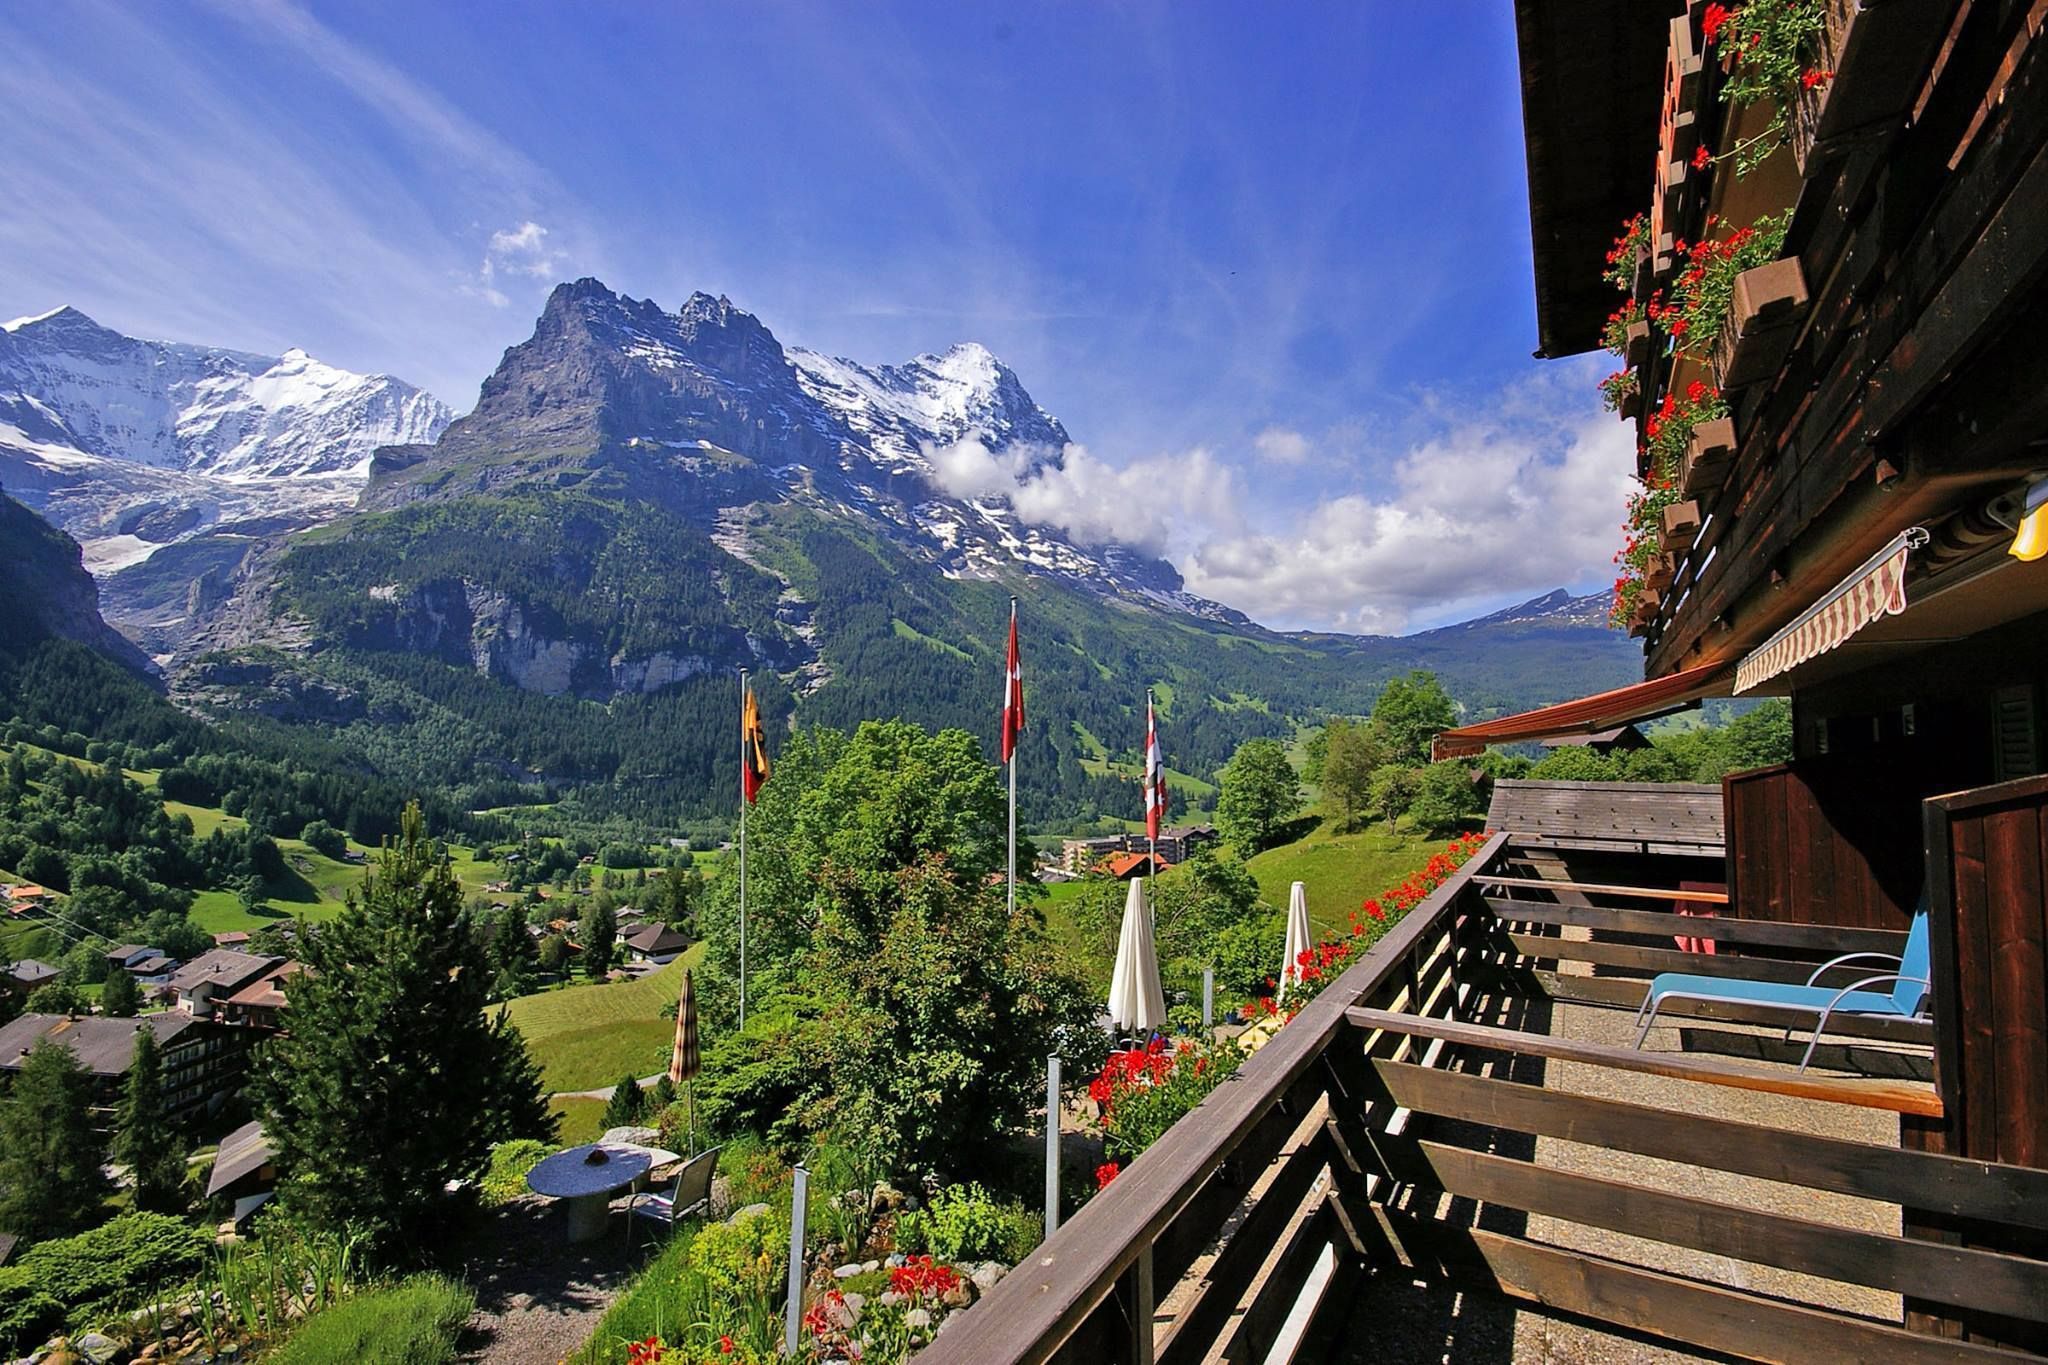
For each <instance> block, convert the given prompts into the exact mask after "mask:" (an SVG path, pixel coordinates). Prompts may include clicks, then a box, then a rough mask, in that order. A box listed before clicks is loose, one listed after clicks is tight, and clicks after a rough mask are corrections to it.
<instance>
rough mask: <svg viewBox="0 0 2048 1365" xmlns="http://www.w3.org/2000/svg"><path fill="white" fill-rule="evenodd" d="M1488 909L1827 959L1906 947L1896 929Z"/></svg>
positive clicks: (1517, 919)
mask: <svg viewBox="0 0 2048 1365" xmlns="http://www.w3.org/2000/svg"><path fill="white" fill-rule="evenodd" d="M1486 905H1487V908H1488V909H1489V910H1492V911H1493V913H1494V915H1495V916H1496V917H1497V918H1499V919H1501V920H1503V921H1506V922H1509V923H1515V924H1569V925H1575V926H1577V927H1578V928H1581V929H1611V930H1613V931H1615V932H1617V933H1626V934H1672V935H1677V934H1687V935H1690V936H1692V937H1694V938H1710V939H1713V940H1715V941H1716V942H1720V943H1746V944H1750V945H1752V946H1754V947H1759V948H1793V949H1804V950H1807V951H1810V952H1814V953H1819V954H1825V955H1826V956H1829V957H1833V956H1835V955H1837V954H1840V953H1892V954H1895V955H1896V954H1898V953H1901V952H1903V951H1904V950H1905V946H1906V935H1905V934H1904V933H1901V932H1900V931H1898V930H1895V929H1833V928H1829V927H1826V926H1824V925H1817V924H1786V923H1783V922H1782V921H1778V920H1758V919H1737V918H1735V917H1734V916H1733V915H1678V914H1674V913H1673V912H1671V911H1669V910H1610V909H1606V908H1604V907H1585V908H1581V907H1578V906H1570V905H1550V904H1546V903H1544V902H1541V901H1517V900H1508V899H1506V898H1505V897H1500V896H1488V897H1487V898H1486Z"/></svg>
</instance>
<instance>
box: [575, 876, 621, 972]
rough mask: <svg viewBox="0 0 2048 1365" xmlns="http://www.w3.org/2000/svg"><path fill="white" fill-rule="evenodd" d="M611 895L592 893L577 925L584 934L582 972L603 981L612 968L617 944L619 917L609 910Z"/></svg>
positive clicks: (610, 907)
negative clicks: (580, 921)
mask: <svg viewBox="0 0 2048 1365" xmlns="http://www.w3.org/2000/svg"><path fill="white" fill-rule="evenodd" d="M611 901H612V898H611V897H610V896H604V895H599V896H593V897H592V898H591V901H590V905H589V907H588V908H587V909H585V910H584V912H583V923H582V924H581V925H580V926H578V927H579V928H580V929H581V931H582V934H583V974H584V975H585V976H587V977H589V978H590V979H591V980H592V981H602V980H603V979H604V976H605V973H606V972H609V971H610V970H611V969H612V955H613V953H615V952H616V951H617V949H618V945H619V920H618V916H617V915H615V914H614V913H613V912H612V903H611Z"/></svg>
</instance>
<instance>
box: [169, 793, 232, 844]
mask: <svg viewBox="0 0 2048 1365" xmlns="http://www.w3.org/2000/svg"><path fill="white" fill-rule="evenodd" d="M164 810H165V811H167V812H169V813H170V814H171V815H173V816H178V815H189V816H190V817H192V833H193V834H194V835H195V836H197V837H198V838H201V839H204V838H206V837H207V836H208V835H210V834H212V833H213V832H214V831H215V830H217V829H225V830H227V831H228V832H229V833H231V834H232V833H233V832H234V831H236V830H238V829H247V828H248V826H249V822H248V821H247V820H244V819H242V817H240V816H239V815H229V814H228V813H227V812H226V811H224V810H222V809H221V808H220V807H218V806H188V805H186V804H185V803H184V802H183V801H166V802H164Z"/></svg>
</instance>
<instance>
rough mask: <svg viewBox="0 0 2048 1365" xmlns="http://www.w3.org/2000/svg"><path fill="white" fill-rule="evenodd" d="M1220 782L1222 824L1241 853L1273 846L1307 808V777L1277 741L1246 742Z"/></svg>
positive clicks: (1219, 820)
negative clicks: (1304, 788)
mask: <svg viewBox="0 0 2048 1365" xmlns="http://www.w3.org/2000/svg"><path fill="white" fill-rule="evenodd" d="M1218 781H1219V784H1220V790H1219V791H1218V793H1217V796H1216V827H1217V829H1218V830H1219V831H1221V833H1222V835H1223V837H1224V838H1225V839H1227V840H1228V841H1229V842H1230V844H1231V846H1232V847H1233V848H1235V849H1236V850H1237V852H1238V856H1239V857H1243V858H1249V857H1251V856H1252V855H1253V854H1255V853H1257V852H1259V851H1260V850H1262V849H1265V848H1267V847H1269V846H1270V845H1271V844H1272V843H1273V841H1274V839H1275V838H1276V837H1277V836H1278V834H1279V832H1280V829H1281V828H1282V826H1284V825H1285V824H1286V823H1287V822H1288V821H1289V820H1291V819H1293V818H1294V816H1295V813H1296V812H1298V811H1299V810H1300V809H1301V779H1300V778H1299V777H1298V776H1296V774H1295V771H1294V765H1293V764H1292V763H1289V762H1288V761H1287V750H1286V749H1284V748H1283V747H1281V744H1280V741H1279V740H1277V739H1253V740H1247V741H1246V742H1245V743H1243V744H1240V745H1239V746H1238V748H1237V752H1236V753H1234V754H1232V755H1231V756H1230V762H1228V763H1226V764H1224V765H1223V771H1222V773H1221V774H1219V777H1218Z"/></svg>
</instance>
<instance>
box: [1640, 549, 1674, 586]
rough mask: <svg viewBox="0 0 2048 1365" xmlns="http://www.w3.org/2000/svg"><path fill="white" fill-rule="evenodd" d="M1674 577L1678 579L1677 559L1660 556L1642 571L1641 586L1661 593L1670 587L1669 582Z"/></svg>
mask: <svg viewBox="0 0 2048 1365" xmlns="http://www.w3.org/2000/svg"><path fill="white" fill-rule="evenodd" d="M1676 577H1678V560H1677V557H1676V556H1673V555H1664V554H1660V555H1658V556H1657V557H1656V558H1654V559H1652V560H1651V561H1650V564H1649V567H1648V568H1646V569H1644V570H1643V586H1644V587H1646V588H1651V589H1654V590H1655V591H1657V592H1660V593H1661V592H1663V591H1664V589H1666V588H1668V587H1670V586H1671V581H1672V580H1673V579H1674V578H1676Z"/></svg>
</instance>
